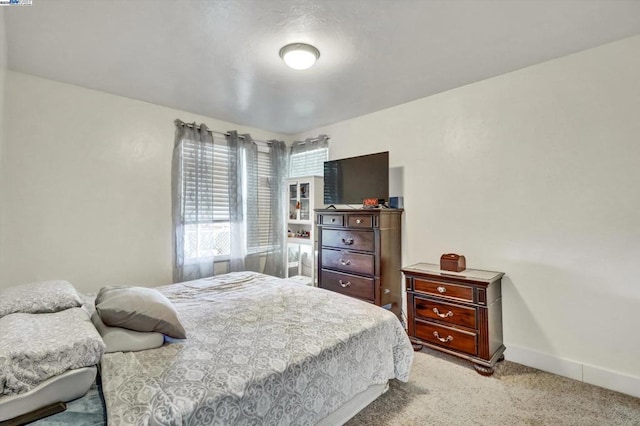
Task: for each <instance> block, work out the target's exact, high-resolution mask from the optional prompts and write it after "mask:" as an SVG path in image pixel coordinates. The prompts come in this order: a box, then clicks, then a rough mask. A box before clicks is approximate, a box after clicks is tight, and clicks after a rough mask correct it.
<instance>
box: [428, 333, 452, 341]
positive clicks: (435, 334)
mask: <svg viewBox="0 0 640 426" xmlns="http://www.w3.org/2000/svg"><path fill="white" fill-rule="evenodd" d="M433 335H434V336H436V339H438V340H440V341H441V342H442V343H447V342H451V341H452V340H453V336H452V335H448V336H447V338H446V339H445V338H444V337H440V335H439V334H438V332H437V331H434V332H433Z"/></svg>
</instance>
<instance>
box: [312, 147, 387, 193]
mask: <svg viewBox="0 0 640 426" xmlns="http://www.w3.org/2000/svg"><path fill="white" fill-rule="evenodd" d="M365 198H377V199H378V200H379V203H380V204H383V203H384V202H385V201H387V200H389V151H385V152H378V153H375V154H369V155H360V156H358V157H349V158H342V159H340V160H331V161H325V163H324V203H325V204H362V200H364V199H365Z"/></svg>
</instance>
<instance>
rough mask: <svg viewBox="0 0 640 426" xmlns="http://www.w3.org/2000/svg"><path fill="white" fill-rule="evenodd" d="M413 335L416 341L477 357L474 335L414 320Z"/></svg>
mask: <svg viewBox="0 0 640 426" xmlns="http://www.w3.org/2000/svg"><path fill="white" fill-rule="evenodd" d="M415 335H416V337H417V338H418V339H421V340H424V341H425V342H429V343H433V344H435V345H438V346H441V347H443V348H449V349H453V350H456V351H460V352H464V353H466V354H469V355H477V353H478V344H477V339H476V334H475V333H469V332H466V331H463V330H456V329H454V328H450V327H444V326H441V325H437V324H434V323H431V322H422V321H418V320H416V321H415Z"/></svg>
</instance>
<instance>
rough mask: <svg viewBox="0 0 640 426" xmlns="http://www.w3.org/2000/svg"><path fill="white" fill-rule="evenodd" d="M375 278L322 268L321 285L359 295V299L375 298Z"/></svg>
mask: <svg viewBox="0 0 640 426" xmlns="http://www.w3.org/2000/svg"><path fill="white" fill-rule="evenodd" d="M373 284H374V280H373V278H366V277H359V276H357V275H350V274H343V273H341V272H333V271H327V270H324V269H323V270H322V281H321V282H320V285H319V287H321V288H324V289H327V290H331V291H335V292H338V293H342V294H346V295H348V296H353V297H357V298H358V299H366V300H373V299H374V297H375V295H374V291H373Z"/></svg>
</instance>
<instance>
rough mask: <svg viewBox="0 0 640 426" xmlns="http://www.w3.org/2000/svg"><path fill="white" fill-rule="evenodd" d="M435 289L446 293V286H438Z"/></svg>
mask: <svg viewBox="0 0 640 426" xmlns="http://www.w3.org/2000/svg"><path fill="white" fill-rule="evenodd" d="M436 290H438V291H439V292H440V293H446V292H447V288H446V287H442V286H440V287H438V288H437V289H436Z"/></svg>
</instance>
